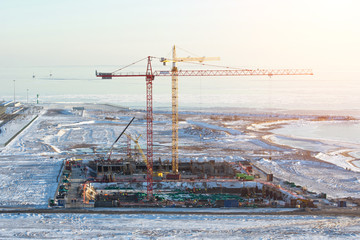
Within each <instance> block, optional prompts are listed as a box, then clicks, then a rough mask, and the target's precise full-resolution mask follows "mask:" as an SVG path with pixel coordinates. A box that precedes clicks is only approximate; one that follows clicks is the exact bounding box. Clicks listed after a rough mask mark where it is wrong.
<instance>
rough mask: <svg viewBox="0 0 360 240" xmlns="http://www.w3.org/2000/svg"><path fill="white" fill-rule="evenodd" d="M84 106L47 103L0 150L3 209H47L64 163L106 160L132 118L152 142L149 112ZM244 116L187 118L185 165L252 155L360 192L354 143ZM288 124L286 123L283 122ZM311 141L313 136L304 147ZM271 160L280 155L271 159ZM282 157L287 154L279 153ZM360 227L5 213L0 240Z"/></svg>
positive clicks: (313, 181)
mask: <svg viewBox="0 0 360 240" xmlns="http://www.w3.org/2000/svg"><path fill="white" fill-rule="evenodd" d="M74 106H75V105H74ZM76 106H79V104H78V105H76ZM80 106H85V111H78V110H73V109H72V107H73V105H70V104H50V105H44V109H43V111H41V112H40V113H39V114H38V115H39V117H38V118H37V119H36V120H35V121H34V122H32V123H31V125H30V126H29V127H27V128H26V129H25V130H24V131H23V132H21V133H20V134H19V135H18V136H17V137H16V138H15V139H14V140H13V141H12V142H11V143H10V144H8V145H7V146H6V147H2V148H0V160H1V165H0V192H1V194H0V207H3V208H9V207H36V208H43V207H47V201H48V199H49V198H50V197H53V195H54V192H55V190H56V186H57V182H56V179H57V175H58V173H59V170H60V167H61V163H62V160H63V159H65V158H66V157H69V156H77V157H81V158H84V159H92V158H94V156H95V155H98V156H104V154H105V153H106V152H107V151H108V150H109V147H110V146H111V144H112V143H113V141H114V140H115V139H116V138H117V136H118V134H120V132H121V131H122V130H123V128H124V127H125V126H126V124H127V123H128V122H129V121H130V119H131V118H132V117H133V116H135V117H136V119H135V121H134V122H133V124H132V125H131V126H130V127H129V129H128V133H131V134H133V135H136V136H139V135H140V134H141V135H142V137H141V138H140V140H139V142H140V145H141V146H142V147H143V148H145V146H146V144H145V143H146V142H145V141H146V121H145V116H146V115H145V112H144V111H138V110H128V109H123V108H119V107H114V106H109V105H96V104H82V105H80ZM239 118H240V117H238V116H237V117H236V116H235V115H233V116H231V115H228V114H227V115H226V116H225V115H224V116H222V115H221V114H211V113H202V114H194V113H184V114H182V115H180V124H179V126H180V129H179V153H180V161H191V160H192V161H204V160H215V161H236V160H241V159H243V158H245V159H248V160H250V161H251V162H253V163H254V164H256V165H258V166H259V167H260V168H261V169H263V170H265V171H267V172H271V173H273V174H274V176H275V177H277V178H280V179H282V180H287V181H291V182H295V183H296V184H297V185H301V186H305V187H307V188H308V189H309V190H311V191H315V192H324V193H327V194H328V196H329V197H330V198H337V197H347V196H351V197H360V194H359V193H360V187H359V186H360V184H359V183H360V182H359V181H360V173H359V172H357V169H356V166H358V165H357V163H356V161H352V160H354V159H355V158H357V157H358V156H359V155H358V153H359V150H356V147H357V144H356V143H351V144H349V143H346V145H344V144H343V143H341V142H336V143H335V144H334V142H333V141H326V139H325V140H324V139H316V140H314V139H305V138H303V137H299V136H292V135H291V134H288V135H286V134H275V133H271V132H270V131H271V129H273V127H274V126H273V125H272V124H270V123H259V122H257V123H254V122H253V121H252V119H251V116H250V115H248V116H246V118H244V119H239ZM257 121H259V118H258V117H257ZM295 122H296V121H295ZM284 123H286V122H284V121H279V122H278V124H276V125H277V126H276V127H277V128H279V127H281V126H282V124H284ZM295 124H296V123H295ZM290 125H291V124H290ZM8 127H10V125H8ZM269 129H270V130H269ZM279 139H280V140H282V141H283V142H280V140H279ZM303 141H307V142H306V144H304V142H303ZM273 142H275V143H277V145H274V144H273ZM170 143H171V115H170V113H169V112H162V113H157V114H155V115H154V156H155V158H158V157H161V158H162V159H163V160H170V158H171V154H170V153H171V144H170ZM311 144H315V147H314V145H311ZM125 147H126V139H121V140H120V141H119V142H118V144H117V145H116V147H115V150H114V154H113V155H114V156H119V157H122V156H124V155H125V152H126V151H125ZM306 147H309V148H311V149H306ZM304 148H305V149H304ZM316 150H317V151H316ZM306 151H310V152H311V153H313V155H312V157H313V158H314V157H317V158H318V159H322V160H324V161H325V162H324V161H323V162H321V161H314V159H313V158H312V159H308V160H306V157H304V156H303V155H302V154H303V153H306ZM346 154H348V155H346ZM266 156H274V157H273V160H272V161H269V160H266ZM280 156H282V158H279V159H276V157H280ZM294 156H303V158H301V159H298V158H296V157H294ZM264 157H265V158H264ZM351 163H353V164H352V165H351V167H349V166H350V165H349V164H351ZM344 164H348V165H344ZM359 227H360V220H359V218H350V217H337V218H335V217H320V216H275V215H274V216H229V215H226V214H225V213H224V214H223V215H216V216H215V215H183V214H180V213H179V214H175V215H167V214H155V215H153V214H145V215H142V214H134V215H127V214H120V215H106V214H88V215H85V214H1V215H0V238H1V239H4V238H5V239H6V238H10V239H14V238H36V239H39V238H41V239H44V238H64V239H70V238H76V239H84V238H90V239H98V238H104V239H108V238H112V239H119V238H120V239H121V238H123V239H138V238H146V239H147V238H161V239H168V238H169V239H189V238H195V239H196V238H197V239H203V238H210V239H211V238H212V239H218V238H235V239H237V238H240V239H247V238H263V239H264V238H265V239H268V238H283V239H299V238H300V239H301V238H303V239H313V238H318V239H328V238H335V239H336V238H339V239H358V238H359Z"/></svg>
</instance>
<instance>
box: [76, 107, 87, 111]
mask: <svg viewBox="0 0 360 240" xmlns="http://www.w3.org/2000/svg"><path fill="white" fill-rule="evenodd" d="M73 110H74V111H84V110H85V108H84V107H73Z"/></svg>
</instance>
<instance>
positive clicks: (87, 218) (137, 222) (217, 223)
mask: <svg viewBox="0 0 360 240" xmlns="http://www.w3.org/2000/svg"><path fill="white" fill-rule="evenodd" d="M0 226H1V228H0V238H1V239H13V238H14V239H15V238H26V239H53V238H61V239H239V238H241V239H272V238H274V237H275V238H276V236H278V237H279V236H280V237H281V238H283V239H359V238H360V231H359V229H360V219H359V218H352V217H327V216H291V215H290V216H277V215H270V216H261V215H254V216H246V215H235V216H234V215H226V214H224V215H183V214H171V215H170V214H132V215H129V214H120V215H106V214H0Z"/></svg>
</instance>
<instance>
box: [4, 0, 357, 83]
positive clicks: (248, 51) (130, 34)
mask: <svg viewBox="0 0 360 240" xmlns="http://www.w3.org/2000/svg"><path fill="white" fill-rule="evenodd" d="M359 9H360V1H356V0H354V1H350V0H342V1H339V0H338V1H332V0H318V1H317V0H302V1H299V0H294V1H291V0H272V1H270V0H225V1H220V0H218V1H211V0H182V1H171V0H157V1H148V0H122V1H120V0H101V1H100V0H96V1H95V0H62V1H52V0H31V1H29V0H1V1H0V39H1V40H0V43H1V44H0V65H1V66H2V67H6V66H44V65H45V66H46V65H49V66H52V65H53V66H54V65H55V66H56V65H117V64H118V65H124V64H127V63H130V62H132V61H135V60H137V59H140V58H143V57H146V56H148V55H153V56H159V57H161V56H164V55H166V54H168V53H169V51H170V49H171V46H172V45H173V44H177V45H179V46H181V47H182V48H184V49H187V50H189V51H192V52H194V53H196V54H198V55H200V56H203V55H206V56H220V57H221V59H222V60H221V62H220V64H221V65H229V66H239V67H254V68H313V69H314V71H315V72H316V73H318V76H319V77H327V78H335V79H341V78H347V79H352V80H357V79H358V78H359V76H360V60H359V57H360V14H359Z"/></svg>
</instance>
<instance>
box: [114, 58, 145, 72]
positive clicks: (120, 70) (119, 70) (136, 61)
mask: <svg viewBox="0 0 360 240" xmlns="http://www.w3.org/2000/svg"><path fill="white" fill-rule="evenodd" d="M145 59H147V57H145V58H142V59H140V60H138V61H136V62H133V63H131V64H129V65H126V66H125V67H122V68H119V69H117V70H115V71H113V72H112V74H114V73H116V72H118V71H121V70H123V69H125V68H127V67H130V66H132V65H135V64H137V63H139V62H141V61H143V60H145Z"/></svg>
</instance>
